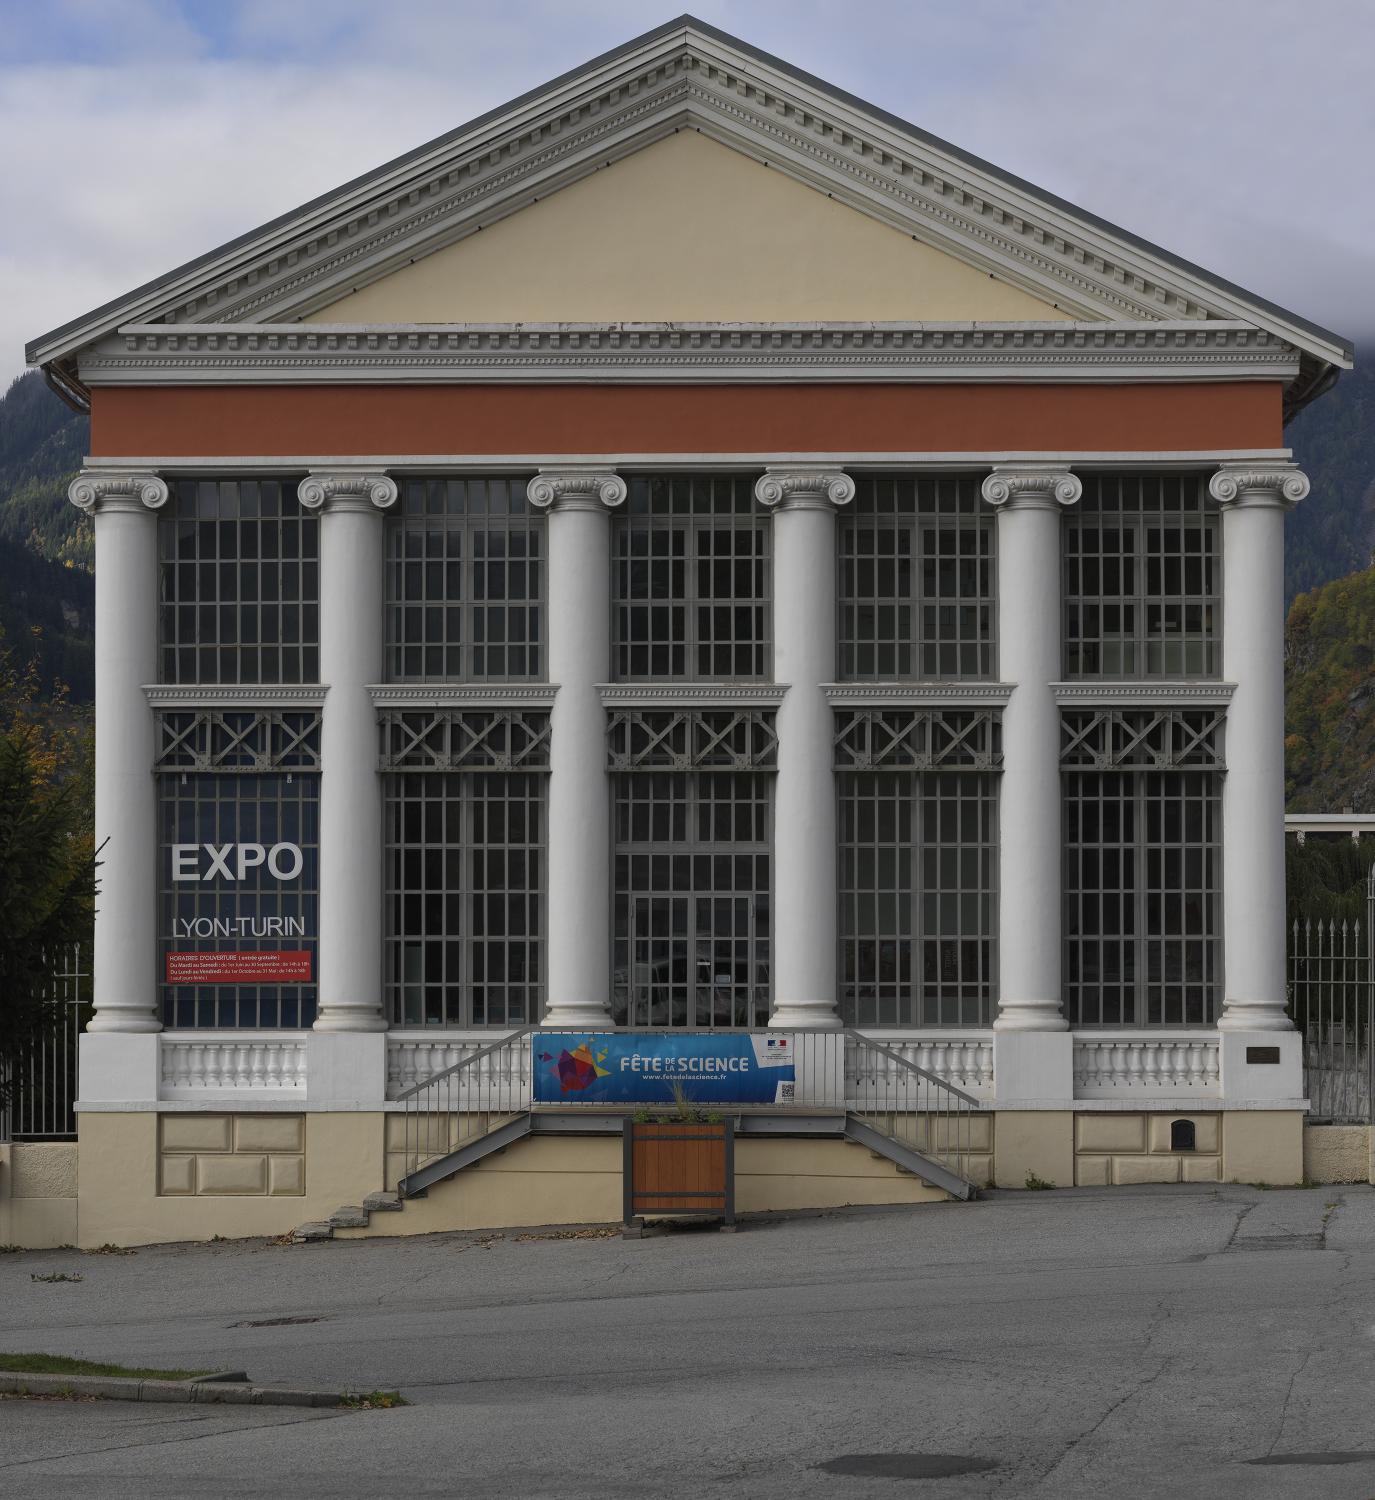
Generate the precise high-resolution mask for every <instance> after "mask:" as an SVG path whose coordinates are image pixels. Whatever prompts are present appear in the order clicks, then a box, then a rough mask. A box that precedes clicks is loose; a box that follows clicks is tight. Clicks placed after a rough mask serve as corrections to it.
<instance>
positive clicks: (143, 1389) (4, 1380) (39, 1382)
mask: <svg viewBox="0 0 1375 1500" xmlns="http://www.w3.org/2000/svg"><path fill="white" fill-rule="evenodd" d="M0 1393H3V1394H5V1395H12V1396H99V1397H101V1398H102V1399H103V1400H105V1401H172V1402H176V1401H182V1402H185V1401H198V1402H199V1401H209V1402H219V1403H221V1404H224V1405H230V1406H338V1405H339V1404H340V1403H341V1402H342V1401H343V1399H344V1392H343V1391H299V1390H292V1389H290V1388H287V1387H282V1386H270V1385H250V1384H249V1382H248V1377H247V1376H246V1375H243V1374H242V1373H241V1372H239V1371H226V1372H224V1373H221V1374H215V1375H202V1376H199V1377H198V1378H196V1379H194V1380H137V1379H134V1378H133V1377H131V1376H127V1375H27V1374H23V1373H20V1372H17V1371H14V1370H0Z"/></svg>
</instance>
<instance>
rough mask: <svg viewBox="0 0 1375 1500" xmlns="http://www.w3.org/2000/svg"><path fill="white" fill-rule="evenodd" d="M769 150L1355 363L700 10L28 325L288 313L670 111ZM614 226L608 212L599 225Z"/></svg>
mask: <svg viewBox="0 0 1375 1500" xmlns="http://www.w3.org/2000/svg"><path fill="white" fill-rule="evenodd" d="M684 129H696V130H701V131H702V132H703V133H704V134H707V135H709V136H711V137H712V138H713V139H715V140H717V141H719V142H721V143H722V144H724V145H727V146H729V147H732V148H733V149H735V150H738V151H741V152H743V153H745V154H746V155H748V156H751V157H753V158H754V159H755V160H757V161H760V162H763V163H766V164H767V165H768V166H769V167H770V168H773V169H775V170H778V171H782V172H785V173H787V174H789V175H790V176H792V177H794V178H796V179H797V180H799V181H802V182H804V183H807V184H810V185H811V186H813V187H814V188H816V189H817V190H818V191H822V192H825V193H828V194H829V195H830V196H831V197H833V198H835V199H837V200H839V201H841V202H843V203H845V204H847V205H849V206H850V207H852V208H855V209H857V210H859V211H861V212H863V213H866V214H869V215H871V216H872V217H874V218H876V219H878V220H880V221H882V222H884V223H886V224H888V225H890V226H892V227H893V228H896V229H899V230H902V231H903V232H905V233H909V234H911V235H912V236H913V237H915V238H917V239H919V240H921V241H923V242H925V243H927V244H930V245H933V246H935V247H936V248H938V249H941V250H943V251H945V252H947V253H949V254H952V255H954V256H956V257H957V258H959V259H960V260H962V261H964V262H966V263H967V264H970V265H973V266H976V267H978V268H980V269H983V270H986V271H988V272H989V273H991V274H993V275H995V276H997V277H999V278H1001V279H1002V280H1004V281H1007V282H1008V283H1010V284H1013V285H1015V286H1018V287H1019V288H1021V289H1022V290H1024V291H1027V292H1028V293H1030V294H1031V295H1034V296H1037V297H1040V298H1042V299H1044V300H1046V301H1049V302H1052V303H1053V304H1055V305H1056V306H1057V307H1058V308H1059V309H1060V310H1062V311H1064V312H1066V313H1068V314H1070V315H1071V316H1072V317H1073V318H1075V319H1080V320H1084V321H1090V322H1091V321H1107V322H1115V323H1125V322H1134V323H1141V322H1147V323H1149V322H1159V321H1166V322H1196V321H1201V320H1205V319H1220V320H1224V321H1242V322H1247V323H1251V324H1254V325H1256V326H1258V327H1260V328H1262V329H1265V330H1267V331H1269V332H1270V333H1272V334H1275V335H1277V336H1278V337H1280V338H1283V339H1285V340H1286V341H1288V342H1291V343H1294V344H1295V345H1297V346H1298V347H1300V348H1302V349H1305V350H1306V351H1307V352H1308V353H1310V354H1313V355H1315V356H1317V357H1319V358H1323V359H1327V360H1330V361H1333V362H1337V363H1349V359H1348V358H1347V357H1345V355H1344V346H1342V344H1341V343H1340V341H1337V340H1335V338H1334V337H1331V336H1329V337H1328V338H1326V339H1325V340H1324V339H1323V338H1320V337H1318V336H1317V335H1319V334H1321V332H1322V331H1321V330H1314V329H1313V328H1312V325H1307V324H1304V323H1303V320H1301V319H1296V318H1292V317H1290V315H1287V314H1284V313H1283V310H1282V309H1276V308H1272V307H1271V306H1270V305H1269V304H1265V303H1262V302H1260V301H1259V300H1258V299H1252V298H1249V297H1248V295H1247V294H1245V293H1243V292H1241V291H1239V289H1236V288H1232V287H1230V286H1229V285H1228V284H1227V283H1225V282H1222V281H1219V280H1217V279H1216V278H1211V277H1210V276H1209V275H1208V274H1207V273H1206V272H1202V271H1198V270H1197V269H1196V268H1191V267H1187V266H1186V265H1185V264H1184V263H1182V262H1179V261H1177V260H1176V259H1175V258H1174V257H1170V256H1168V255H1167V254H1166V253H1165V252H1163V251H1159V250H1157V249H1156V248H1155V247H1152V246H1149V245H1146V244H1144V242H1141V241H1139V240H1136V239H1134V238H1133V237H1132V236H1130V235H1127V234H1126V233H1125V232H1123V231H1117V230H1114V229H1113V228H1112V226H1108V225H1104V224H1103V223H1102V222H1101V221H1099V220H1096V219H1094V218H1093V216H1092V215H1088V214H1085V213H1083V212H1082V211H1078V210H1075V209H1073V208H1072V206H1070V205H1067V204H1063V203H1061V202H1060V201H1059V200H1057V199H1054V198H1053V197H1051V196H1050V195H1046V194H1041V193H1038V192H1037V190H1035V189H1033V188H1031V187H1030V186H1029V185H1028V184H1024V183H1020V182H1019V181H1018V180H1017V179H1015V178H1011V177H1008V176H1006V175H1005V174H1002V173H999V172H998V171H997V170H996V169H994V168H992V167H990V166H988V165H987V164H985V163H980V162H978V161H976V160H975V159H974V158H971V157H967V156H964V155H963V154H962V153H959V152H957V151H956V150H955V148H953V147H949V146H947V145H946V144H945V143H943V142H939V141H936V140H935V139H934V138H932V137H930V136H927V135H925V134H924V133H923V132H920V131H918V130H916V129H915V128H914V127H911V126H907V125H904V124H903V122H900V121H897V120H895V119H893V118H892V117H890V116H887V115H885V114H884V113H883V112H882V111H878V110H875V109H873V108H872V107H870V106H865V105H863V104H862V103H861V102H860V101H858V100H853V99H851V98H850V97H849V96H847V95H845V94H843V93H840V92H839V91H836V90H832V89H830V88H828V87H827V86H826V85H824V84H822V83H821V82H820V81H819V80H815V79H811V78H809V77H808V76H807V75H805V74H800V73H797V72H795V71H794V70H792V69H790V68H788V67H787V66H786V65H785V64H782V63H780V62H778V61H777V60H776V59H771V58H767V57H766V56H765V55H764V54H760V53H756V52H754V51H753V50H752V49H749V48H747V47H745V45H744V44H742V43H737V42H735V41H734V40H733V39H732V38H728V37H725V36H723V35H722V34H721V33H719V32H716V31H714V30H713V29H712V28H710V27H704V26H702V25H700V23H696V22H691V21H682V22H676V23H673V24H671V25H670V26H668V27H663V28H660V29H659V30H658V31H656V32H654V33H651V34H650V35H649V36H647V37H644V38H640V39H639V40H638V41H637V42H633V43H630V44H628V45H627V46H626V47H624V48H621V49H619V50H618V51H617V52H615V53H612V54H608V55H607V56H606V57H604V58H601V59H597V60H595V61H594V62H592V63H590V64H588V65H587V66H586V67H585V68H583V69H580V70H578V71H576V72H575V73H573V74H569V75H567V76H566V77H565V78H563V79H559V80H556V81H555V82H554V83H552V84H550V85H548V86H546V87H545V88H544V89H542V90H537V91H536V92H535V93H533V94H531V95H527V96H526V97H525V98H523V99H520V100H517V101H515V102H514V103H513V104H512V105H510V106H507V107H506V108H504V109H502V110H499V111H495V112H493V113H492V114H491V115H488V116H485V117H483V118H482V119H481V120H478V121H476V122H473V124H471V125H470V126H467V127H463V128H461V129H460V130H458V131H456V132H454V133H452V134H451V135H449V136H446V137H443V138H442V139H440V140H439V141H435V142H432V143H431V144H430V145H429V146H426V147H423V148H421V149H420V150H419V151H417V152H414V153H411V154H410V155H409V156H407V157H405V158H402V159H400V160H399V161H397V162H394V163H391V164H389V165H388V166H386V167H383V168H381V169H379V170H378V171H377V172H374V173H372V174H370V175H369V176H368V177H366V178H361V179H359V180H358V181H357V182H355V183H351V184H349V185H347V186H346V187H344V188H342V189H340V190H339V191H338V192H336V193H334V194H331V195H328V196H327V197H325V198H322V199H319V200H316V201H315V202H314V203H311V204H307V205H305V206H304V207H303V208H302V209H300V210H298V211H297V212H296V213H294V214H290V215H287V216H285V217H284V218H283V219H279V220H277V221H274V222H273V223H271V224H269V225H266V226H263V227H262V228H261V229H259V230H256V231H254V232H252V233H250V234H248V235H246V236H243V237H242V238H241V239H239V240H237V241H234V242H233V243H232V244H230V245H228V246H224V247H222V248H221V249H220V250H218V251H215V252H212V253H211V254H210V255H208V256H204V257H202V258H201V259H200V260H198V261H196V262H193V263H191V264H190V265H188V266H185V267H182V268H181V269H180V270H178V271H175V272H172V273H170V274H169V275H168V276H166V277H164V278H162V279H161V280H160V281H158V282H155V283H152V284H150V285H149V286H148V287H145V288H141V289H140V290H139V291H137V292H135V293H132V294H130V295H129V296H128V297H126V298H123V299H120V300H119V301H118V302H116V303H112V304H110V305H109V306H107V307H106V308H102V309H98V310H97V311H96V312H94V313H92V314H89V315H88V316H87V317H86V318H83V319H80V320H78V321H77V322H75V323H73V324H70V325H68V326H67V327H65V328H63V329H59V330H56V331H55V332H54V333H52V334H49V335H47V336H46V337H44V338H42V339H39V340H37V341H36V342H35V343H34V344H32V345H31V346H30V348H29V358H30V359H31V360H32V361H34V362H44V363H46V362H49V361H52V360H56V359H62V358H66V357H69V356H70V355H72V354H73V353H75V352H76V351H77V350H79V349H82V348H85V347H88V346H89V345H90V344H91V343H92V342H93V341H95V340H97V339H100V338H103V337H106V336H108V335H109V334H110V333H111V332H113V331H114V330H116V329H119V328H127V327H130V326H138V325H144V326H146V325H149V324H158V325H168V324H172V325H176V326H178V327H182V328H185V327H187V326H188V325H193V324H194V325H213V326H215V327H217V328H218V327H223V325H226V324H279V323H288V322H294V321H296V320H298V319H300V318H303V317H306V316H308V315H309V314H311V313H313V312H317V311H319V310H320V309H322V308H324V307H328V306H329V305H330V304H331V303H333V302H334V301H337V300H338V299H340V298H341V297H343V296H345V295H347V294H348V293H350V292H352V291H354V290H355V289H357V288H359V287H362V286H365V285H368V284H369V283H371V282H372V281H375V280H377V279H379V278H380V277H383V276H385V275H387V274H389V273H390V272H392V271H393V270H395V269H397V268H398V267H400V266H401V265H404V264H406V263H407V262H409V261H411V260H414V259H418V258H420V257H421V256H425V255H428V254H431V253H433V252H434V251H437V250H440V249H443V248H444V247H445V246H447V245H450V244H454V243H456V242H457V241H459V240H461V239H463V238H464V237H466V236H468V235H471V234H475V233H479V232H481V230H482V228H483V227H485V226H487V225H489V224H492V223H495V222H496V221H497V220H499V219H501V218H504V217H506V216H507V215H509V214H512V213H515V212H518V211H519V210H520V209H521V208H523V207H525V206H527V205H528V204H530V203H532V202H534V201H536V200H538V199H539V198H542V197H545V196H548V195H549V194H551V193H555V192H557V191H559V190H560V189H562V188H564V187H567V186H569V185H571V184H572V183H574V182H576V181H578V180H580V179H581V178H583V177H586V176H588V175H590V174H591V173H593V172H595V171H598V170H600V169H602V168H603V167H605V166H606V165H608V164H610V163H611V162H613V161H615V160H617V159H618V158H621V157H624V156H626V155H629V154H631V153H633V152H635V151H638V150H640V149H642V148H643V147H645V146H647V145H649V144H652V143H653V142H654V141H656V140H659V139H662V138H663V137H665V136H667V135H669V134H672V133H673V132H674V131H677V130H684ZM611 228H612V226H608V229H609V231H610V230H611Z"/></svg>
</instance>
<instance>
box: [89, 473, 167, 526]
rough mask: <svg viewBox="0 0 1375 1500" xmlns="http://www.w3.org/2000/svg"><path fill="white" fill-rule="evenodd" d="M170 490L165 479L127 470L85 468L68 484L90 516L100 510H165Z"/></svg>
mask: <svg viewBox="0 0 1375 1500" xmlns="http://www.w3.org/2000/svg"><path fill="white" fill-rule="evenodd" d="M167 494H168V490H167V481H166V480H165V479H160V478H159V477H158V476H157V475H156V474H130V473H129V472H128V471H127V470H110V469H85V470H83V471H82V472H81V473H80V474H78V475H77V476H76V478H75V479H73V480H72V482H71V484H70V485H68V486H67V499H68V500H70V501H71V502H72V504H73V505H75V506H76V508H77V509H78V510H84V511H85V512H86V514H87V515H88V516H89V515H91V514H92V513H94V512H95V511H98V510H99V511H111V510H123V511H130V512H133V513H134V514H136V515H141V514H145V513H147V512H148V511H155V510H161V509H162V507H163V506H164V505H166V504H167Z"/></svg>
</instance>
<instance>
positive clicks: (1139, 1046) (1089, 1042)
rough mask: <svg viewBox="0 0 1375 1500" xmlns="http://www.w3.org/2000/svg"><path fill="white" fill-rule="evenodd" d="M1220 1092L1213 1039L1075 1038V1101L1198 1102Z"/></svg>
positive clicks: (1193, 1035) (1195, 1036)
mask: <svg viewBox="0 0 1375 1500" xmlns="http://www.w3.org/2000/svg"><path fill="white" fill-rule="evenodd" d="M1220 1093H1221V1079H1220V1074H1219V1070H1218V1040H1217V1037H1216V1036H1212V1035H1200V1034H1198V1033H1197V1032H1193V1033H1188V1032H1186V1033H1183V1034H1178V1035H1175V1036H1168V1035H1167V1036H1160V1035H1152V1036H1148V1037H1140V1036H1138V1037H1121V1036H1116V1037H1085V1036H1084V1035H1083V1033H1079V1034H1077V1035H1076V1036H1075V1038H1074V1097H1075V1098H1076V1099H1112V1098H1123V1097H1130V1098H1146V1097H1150V1096H1155V1097H1157V1098H1160V1097H1178V1096H1181V1095H1187V1096H1192V1097H1197V1098H1209V1097H1217V1096H1218V1095H1220Z"/></svg>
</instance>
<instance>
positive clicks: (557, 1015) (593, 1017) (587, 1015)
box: [539, 1005, 614, 1031]
mask: <svg viewBox="0 0 1375 1500" xmlns="http://www.w3.org/2000/svg"><path fill="white" fill-rule="evenodd" d="M539 1024H540V1030H541V1031H610V1030H611V1029H612V1026H613V1025H614V1023H613V1021H612V1019H611V1012H610V1011H609V1010H607V1009H606V1007H605V1006H601V1005H558V1006H554V1007H553V1008H552V1009H550V1011H549V1012H548V1014H547V1015H546V1016H545V1017H544V1019H543V1020H542V1021H541V1022H540V1023H539Z"/></svg>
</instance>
